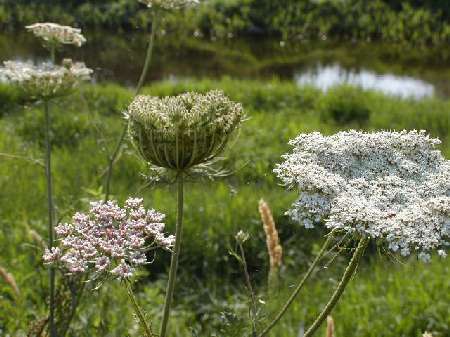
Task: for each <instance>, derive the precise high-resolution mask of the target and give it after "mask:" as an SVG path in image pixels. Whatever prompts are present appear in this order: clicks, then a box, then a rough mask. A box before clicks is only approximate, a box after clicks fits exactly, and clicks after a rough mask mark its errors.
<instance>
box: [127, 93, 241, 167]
mask: <svg viewBox="0 0 450 337" xmlns="http://www.w3.org/2000/svg"><path fill="white" fill-rule="evenodd" d="M242 115H243V112H242V106H241V105H240V104H238V103H234V102H232V101H230V100H229V99H228V98H227V97H226V96H225V95H224V94H223V93H222V92H221V91H210V92H208V93H206V94H197V93H185V94H182V95H179V96H176V97H164V98H158V97H151V96H137V97H136V98H135V99H134V101H133V102H132V103H131V105H130V106H129V108H128V112H127V118H128V119H129V132H130V136H131V138H132V140H133V143H134V144H135V146H136V148H137V149H138V151H139V153H140V154H141V155H142V157H143V158H144V159H145V160H146V161H148V162H150V163H152V164H154V165H155V166H158V167H162V168H167V169H176V170H184V169H188V168H191V167H193V166H195V165H199V164H202V163H205V162H208V161H210V160H212V159H213V158H214V157H216V156H217V155H218V154H219V153H220V152H221V151H222V150H223V148H224V147H225V145H226V144H227V141H228V139H229V138H230V136H231V135H232V133H233V131H234V130H235V129H236V127H237V126H238V125H239V123H240V121H241V119H242Z"/></svg>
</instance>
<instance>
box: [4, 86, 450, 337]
mask: <svg viewBox="0 0 450 337" xmlns="http://www.w3.org/2000/svg"><path fill="white" fill-rule="evenodd" d="M213 88H219V89H223V90H224V91H225V93H226V94H228V95H229V96H230V97H231V98H232V99H234V100H237V101H240V102H242V103H243V105H244V107H245V110H246V113H247V115H248V120H247V121H246V122H245V123H244V125H243V127H242V130H241V132H240V134H239V136H238V137H237V138H236V139H235V140H234V141H233V143H234V144H233V146H232V147H231V148H230V149H229V150H228V151H227V153H226V157H227V158H228V160H227V161H226V164H227V166H228V167H229V168H230V170H232V171H233V174H232V175H231V176H229V177H228V178H226V179H223V180H220V181H215V182H209V181H204V182H201V183H193V182H192V183H190V184H189V185H188V186H187V195H186V203H187V206H186V227H185V240H184V246H183V257H182V260H181V262H180V265H181V269H180V272H181V275H180V282H179V283H178V288H177V295H176V299H177V303H176V311H175V314H174V327H173V330H172V334H173V336H180V337H181V336H183V337H186V336H226V337H233V336H236V337H242V336H244V335H245V332H246V328H247V326H248V324H247V322H248V319H247V317H248V309H247V304H248V303H247V302H248V297H247V295H246V290H245V287H244V282H243V276H242V273H241V271H240V267H239V265H238V263H237V262H236V261H235V260H234V259H233V258H232V257H231V256H230V254H229V250H230V249H232V248H233V247H234V243H233V236H234V234H235V233H236V232H237V231H238V230H239V229H244V230H246V231H248V232H250V233H251V238H252V239H251V240H250V241H249V242H248V244H247V245H246V249H247V255H248V258H249V261H248V263H249V266H250V272H251V276H252V279H253V281H254V282H255V285H256V286H257V289H258V294H259V298H260V301H259V306H260V309H261V314H260V322H259V324H263V322H264V321H265V320H267V319H268V317H269V316H270V314H271V313H272V312H273V310H274V308H276V307H277V306H278V305H279V304H280V302H281V301H282V300H283V299H284V298H286V296H287V292H289V289H290V286H291V285H292V284H294V282H295V280H296V279H297V277H298V275H299V273H300V272H302V271H304V270H305V268H306V267H307V265H308V263H309V261H310V259H311V254H314V252H315V251H316V250H317V249H318V245H319V244H320V237H321V235H320V234H321V233H317V232H316V231H307V230H305V229H302V228H300V226H299V225H298V224H295V223H292V222H291V221H290V220H289V219H288V218H287V217H286V216H285V215H284V212H285V210H286V209H287V208H288V207H289V205H290V203H291V202H292V201H294V200H295V197H296V193H295V192H292V193H291V192H286V191H285V190H284V188H282V187H280V186H278V182H277V180H276V178H275V177H274V175H273V174H272V173H271V171H272V169H273V167H274V164H275V163H276V162H278V161H280V156H281V155H282V154H283V153H285V152H287V151H288V150H289V146H288V145H287V141H288V140H289V139H290V138H293V137H294V136H296V135H297V134H298V133H300V132H311V131H321V132H324V133H332V132H335V131H338V130H342V129H347V128H362V129H367V130H372V129H403V128H407V129H413V128H416V129H427V130H429V131H430V133H431V134H432V135H433V136H436V137H440V138H441V139H442V141H443V143H442V146H441V149H442V150H443V152H444V153H445V155H446V156H447V158H448V157H450V137H449V129H450V120H449V118H450V116H449V115H450V114H449V111H450V102H449V101H447V100H441V99H437V98H433V99H425V100H421V101H415V100H401V99H397V98H393V97H388V96H383V95H381V94H379V93H376V92H365V91H362V90H359V89H355V88H351V87H345V86H344V87H338V88H335V89H333V90H331V91H329V92H328V93H326V94H325V93H322V92H320V91H319V90H317V89H314V88H311V87H301V88H299V87H298V86H297V85H295V84H293V83H290V82H280V81H275V80H274V81H268V82H259V81H251V80H245V81H244V80H232V79H229V78H223V79H221V80H218V81H212V80H198V81H194V80H189V81H181V82H169V81H167V82H158V83H155V84H154V85H152V86H149V87H147V88H145V90H144V92H145V93H147V94H152V95H173V94H177V93H181V92H184V91H187V90H195V91H200V92H204V91H207V90H209V89H213ZM131 95H132V93H131V91H130V90H128V89H126V88H124V87H121V86H119V85H116V84H107V83H104V84H100V85H99V84H97V85H86V86H84V87H83V88H82V90H81V92H80V93H78V94H75V95H73V96H71V97H69V98H67V99H64V100H61V101H58V102H56V103H55V104H53V105H52V107H51V113H52V118H53V129H52V134H53V146H54V172H55V175H56V176H55V195H56V196H57V199H56V203H57V208H58V214H59V217H60V219H61V220H62V221H65V220H68V219H69V216H70V215H71V213H72V212H73V211H74V210H75V209H80V208H82V209H83V208H86V207H87V202H88V200H91V199H95V198H99V197H100V195H101V192H102V191H101V189H99V186H101V185H102V181H103V175H104V172H105V171H104V169H105V168H106V164H107V161H106V158H107V156H106V152H107V149H109V148H112V147H113V144H114V143H115V140H116V139H117V137H118V135H119V134H120V129H121V127H122V125H123V123H124V121H123V119H122V115H121V112H122V111H123V109H124V107H126V105H127V104H128V102H129V100H130V98H131ZM20 103H22V97H21V96H20V94H19V93H18V92H16V91H14V90H13V89H11V88H10V87H8V86H5V85H2V86H0V163H1V165H0V187H1V188H0V205H1V207H0V226H1V228H2V231H1V232H0V266H2V267H4V268H5V269H6V270H7V271H8V272H9V273H10V274H11V275H12V276H13V277H14V278H15V280H16V283H17V286H18V288H19V291H20V293H18V294H17V293H15V292H14V291H13V288H12V287H11V282H10V283H9V284H8V283H5V282H0V335H2V336H3V335H4V336H25V335H26V333H25V332H26V331H27V329H28V327H29V326H30V325H31V323H32V322H35V321H36V320H40V319H42V318H43V317H45V314H46V305H45V302H44V301H43V300H44V299H45V295H46V293H47V292H46V286H47V285H46V283H47V282H46V278H47V270H46V268H45V267H43V266H42V263H41V255H42V249H43V248H42V242H41V240H42V239H41V238H42V237H44V238H45V235H46V234H45V233H46V226H45V218H46V211H45V204H46V203H45V196H46V194H45V175H44V168H43V167H42V161H41V158H42V151H43V144H42V140H43V137H44V136H43V128H42V125H43V113H42V108H41V107H40V106H34V105H29V106H27V107H26V108H25V109H23V108H21V107H20ZM114 172H115V176H114V180H113V193H114V197H116V198H118V199H119V200H124V198H125V197H126V196H128V195H137V196H142V197H144V198H145V202H146V205H147V206H148V207H154V208H156V209H158V210H160V211H162V212H164V213H166V214H167V215H168V219H167V226H168V229H169V230H171V231H173V227H174V226H173V224H174V222H175V218H174V216H175V212H174V206H173V205H174V201H175V191H174V190H173V188H172V187H171V186H167V185H159V186H147V185H148V184H147V183H148V180H147V179H146V177H145V174H147V173H148V171H147V168H146V167H145V166H143V165H142V164H141V163H140V161H139V160H138V159H137V158H136V154H135V152H134V150H133V149H132V148H131V147H130V146H127V147H126V149H125V150H124V152H123V154H122V156H121V158H120V161H119V162H118V163H117V168H116V170H115V171H114ZM205 196H208V200H207V202H206V201H205ZM260 198H265V199H266V200H267V201H268V202H269V203H270V205H271V206H272V208H273V211H274V216H275V220H276V222H277V225H278V228H279V230H280V235H281V241H282V244H283V247H284V252H285V258H284V267H283V269H282V274H281V275H282V284H283V287H282V289H283V290H282V291H280V293H279V294H278V295H277V296H271V297H270V298H268V297H267V295H266V289H265V288H264V284H265V280H266V277H267V264H268V262H267V260H268V257H267V255H266V249H265V241H264V234H263V230H262V225H261V224H260V220H259V214H258V211H257V203H258V200H259V199H260ZM346 258H347V257H346V254H345V252H344V253H343V254H342V255H341V256H340V257H339V258H338V260H337V261H338V263H337V264H333V267H330V268H326V266H325V265H322V266H321V268H320V271H319V272H318V275H317V280H312V281H311V282H310V284H309V286H308V288H307V289H306V291H305V293H304V294H303V295H302V296H301V298H300V300H299V301H297V302H296V304H295V307H294V308H293V310H292V311H291V312H290V313H289V315H288V316H287V317H286V318H285V319H284V320H283V321H282V324H281V325H280V326H279V327H278V329H277V330H276V331H275V332H274V336H279V337H292V336H297V334H298V331H299V330H300V329H301V327H302V325H307V324H308V323H309V322H310V321H311V319H312V317H313V316H314V314H315V312H316V310H318V308H319V307H320V304H322V303H324V301H325V298H326V296H327V294H328V293H329V291H330V289H331V287H332V286H333V285H334V284H335V283H336V282H337V279H338V277H339V274H340V273H341V272H342V264H341V263H340V262H344V261H345V259H346ZM168 262H169V256H168V254H164V253H160V254H159V255H158V256H156V257H155V262H154V263H153V264H152V265H150V266H149V268H148V270H147V271H146V272H145V274H144V275H141V276H142V277H141V279H140V280H141V281H140V283H139V285H138V287H139V290H140V292H139V296H140V300H141V301H142V303H144V305H145V308H146V310H147V311H148V312H149V313H150V315H151V316H152V317H154V318H155V321H156V322H155V323H157V320H158V318H159V315H160V308H161V305H162V301H163V294H164V284H165V278H166V275H167V273H166V270H167V267H168ZM407 262H408V263H406V264H404V263H403V262H401V261H398V260H397V259H395V258H393V257H387V258H384V257H381V254H378V253H377V250H376V247H371V251H370V253H369V254H368V256H367V258H366V260H365V263H364V264H363V266H362V267H361V270H360V272H359V273H358V275H357V276H356V279H355V280H354V282H352V283H351V285H350V287H349V289H348V291H347V292H346V294H345V296H344V298H343V300H342V302H341V303H340V304H339V306H338V307H337V310H336V311H335V314H334V315H335V320H336V326H337V336H338V337H339V336H349V337H350V336H376V337H381V336H382V337H399V336H400V337H418V336H421V334H422V332H424V331H425V330H428V331H433V333H434V335H433V336H436V337H448V336H449V335H448V332H449V331H450V317H449V315H448V303H449V301H450V295H449V294H450V285H449V282H448V278H447V277H445V275H448V273H449V265H448V262H447V260H444V261H441V260H439V259H438V258H434V259H433V262H432V263H431V264H429V265H426V264H425V265H424V264H423V263H418V262H416V261H414V260H413V259H411V260H409V261H407ZM126 301H127V298H126V294H125V293H123V292H122V290H121V288H120V287H118V285H117V284H112V285H109V286H107V287H104V288H102V289H101V290H100V291H98V292H90V293H89V294H88V299H87V300H86V301H85V302H84V303H83V305H82V308H81V309H80V311H79V315H78V316H77V318H76V320H75V323H74V325H73V329H72V332H71V336H77V337H78V336H86V337H87V336H126V335H127V332H130V333H131V334H132V333H133V331H136V329H137V327H136V326H135V324H134V321H133V319H132V316H131V312H129V311H128V309H127V306H126V305H125V303H126ZM319 335H320V333H319Z"/></svg>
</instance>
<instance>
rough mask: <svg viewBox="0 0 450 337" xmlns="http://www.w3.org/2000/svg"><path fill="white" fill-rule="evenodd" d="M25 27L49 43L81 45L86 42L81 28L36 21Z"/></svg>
mask: <svg viewBox="0 0 450 337" xmlns="http://www.w3.org/2000/svg"><path fill="white" fill-rule="evenodd" d="M25 28H26V29H27V30H29V31H31V32H32V33H33V34H34V35H36V36H37V37H39V38H41V39H43V40H44V41H45V42H46V43H49V44H73V45H75V46H77V47H81V46H82V45H83V44H84V43H85V42H86V38H85V37H84V36H83V35H82V34H81V29H78V28H73V27H70V26H61V25H58V24H57V23H50V22H46V23H35V24H33V25H30V26H26V27H25Z"/></svg>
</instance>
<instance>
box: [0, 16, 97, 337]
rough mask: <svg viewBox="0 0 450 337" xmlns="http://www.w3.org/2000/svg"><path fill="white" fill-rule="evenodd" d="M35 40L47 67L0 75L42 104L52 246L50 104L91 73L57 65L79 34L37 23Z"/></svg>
mask: <svg viewBox="0 0 450 337" xmlns="http://www.w3.org/2000/svg"><path fill="white" fill-rule="evenodd" d="M26 29H27V30H29V31H31V32H32V33H33V34H34V35H35V36H37V37H38V38H40V39H41V40H42V41H43V45H44V47H45V48H47V49H48V50H49V54H50V55H49V56H50V59H51V62H50V63H48V62H47V63H42V64H40V65H34V64H32V63H25V62H13V61H7V62H5V63H4V67H2V68H0V75H2V76H4V77H6V79H7V80H8V81H9V82H10V83H11V84H13V85H15V86H17V87H18V89H19V90H20V91H22V92H23V94H24V96H25V97H27V99H28V100H29V101H33V102H43V106H44V114H45V126H44V129H45V132H44V133H45V144H46V146H45V173H46V185H47V208H48V244H49V247H52V246H53V244H54V240H53V236H54V235H53V233H54V228H53V226H54V220H55V205H54V196H53V176H52V167H51V166H52V163H51V160H52V146H51V131H50V130H51V116H50V108H49V106H50V102H51V101H52V100H53V99H55V98H57V97H63V96H66V95H69V94H70V93H72V91H73V90H74V89H75V88H76V87H77V86H78V85H79V83H80V82H81V81H83V80H87V79H89V78H90V75H91V73H92V70H91V69H89V68H86V66H85V65H84V63H81V62H76V63H74V62H72V60H70V59H65V60H63V64H62V65H61V66H59V65H57V64H56V49H57V48H58V47H59V46H60V45H61V44H73V45H76V46H78V47H80V46H81V45H83V44H84V43H85V42H86V39H85V38H84V36H83V35H82V34H81V30H79V29H76V28H73V27H69V26H61V25H58V24H55V23H36V24H33V25H31V26H27V27H26ZM55 284H56V273H55V269H54V268H53V267H52V266H50V268H49V289H50V294H49V332H50V337H57V331H56V330H57V329H56V324H55V309H56V308H55V306H56V303H55V287H56V285H55Z"/></svg>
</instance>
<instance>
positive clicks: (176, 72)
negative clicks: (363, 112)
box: [0, 31, 450, 98]
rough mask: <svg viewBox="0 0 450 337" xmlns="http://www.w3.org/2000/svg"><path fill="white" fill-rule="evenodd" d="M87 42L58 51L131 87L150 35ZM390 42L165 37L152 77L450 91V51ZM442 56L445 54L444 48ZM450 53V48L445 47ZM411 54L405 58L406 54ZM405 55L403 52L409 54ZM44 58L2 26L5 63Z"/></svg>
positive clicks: (95, 35) (29, 40) (92, 37)
mask: <svg viewBox="0 0 450 337" xmlns="http://www.w3.org/2000/svg"><path fill="white" fill-rule="evenodd" d="M87 37H88V42H87V43H86V45H85V46H83V48H75V47H70V46H67V47H65V48H64V49H63V50H62V51H61V52H60V53H59V56H60V57H61V58H62V57H70V58H73V59H75V60H83V61H84V62H85V63H86V65H87V66H89V67H90V68H92V69H94V70H95V79H96V80H97V81H114V82H118V83H121V84H123V85H126V86H133V85H134V84H135V83H136V81H137V80H138V78H139V75H140V71H141V68H142V62H143V59H144V57H145V55H144V54H145V47H146V41H147V39H148V36H147V34H143V33H138V32H135V33H126V34H114V33H111V32H106V31H95V32H92V33H91V34H88V35H87ZM388 49H389V48H386V47H385V46H378V47H377V46H375V45H372V44H371V45H348V44H344V43H335V44H331V45H326V44H325V45H322V44H318V45H315V44H311V45H309V44H295V45H294V44H293V45H292V46H289V47H284V48H280V45H279V41H277V40H276V39H255V38H252V39H245V38H240V39H232V40H226V41H214V42H213V41H206V40H202V39H195V38H185V39H160V40H158V44H157V45H156V49H155V54H154V58H153V61H152V67H151V68H150V72H149V74H148V81H149V82H151V81H156V80H161V79H173V80H179V79H188V78H196V79H202V78H222V77H223V76H230V77H232V78H238V79H258V80H271V79H273V78H277V79H282V80H288V81H296V82H297V83H298V84H312V85H315V86H317V87H319V88H321V89H323V90H327V89H328V88H330V87H331V86H333V85H337V84H342V83H348V84H353V85H357V86H360V87H362V88H364V89H375V90H380V91H382V92H384V93H387V94H390V95H396V96H400V97H415V98H423V97H429V96H432V95H437V96H443V97H450V63H449V62H450V61H449V60H450V56H449V57H448V58H444V59H442V60H441V58H440V57H438V58H437V61H436V60H434V58H430V59H427V58H425V55H422V52H420V51H418V52H417V55H416V54H414V55H412V56H411V55H410V54H399V55H400V56H401V55H403V58H402V57H400V56H399V55H397V54H396V55H395V56H392V55H391V54H389V55H386V54H385V53H384V51H386V50H388ZM444 54H445V53H444ZM448 54H449V55H450V48H449V49H448ZM405 55H406V56H405ZM405 57H406V58H405ZM8 59H13V60H22V61H34V62H39V61H45V60H48V53H47V51H46V50H44V49H43V48H42V46H41V45H40V43H39V41H38V40H37V39H36V38H34V36H32V34H29V33H26V32H16V33H13V34H10V33H1V32H0V63H1V62H2V61H4V60H8Z"/></svg>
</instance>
